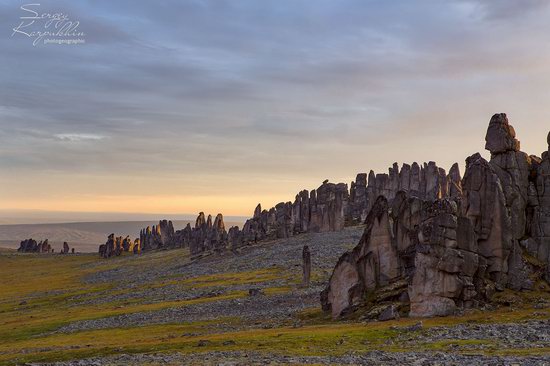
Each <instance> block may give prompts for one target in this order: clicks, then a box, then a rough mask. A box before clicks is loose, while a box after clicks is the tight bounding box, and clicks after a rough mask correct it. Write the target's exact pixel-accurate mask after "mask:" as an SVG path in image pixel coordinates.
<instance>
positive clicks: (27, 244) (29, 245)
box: [17, 239, 52, 253]
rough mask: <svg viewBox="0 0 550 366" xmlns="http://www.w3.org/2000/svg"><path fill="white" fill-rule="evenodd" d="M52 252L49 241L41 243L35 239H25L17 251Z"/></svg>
mask: <svg viewBox="0 0 550 366" xmlns="http://www.w3.org/2000/svg"><path fill="white" fill-rule="evenodd" d="M51 250H52V247H51V245H50V244H49V243H48V239H46V240H44V241H41V242H39V243H37V242H36V240H33V239H25V240H23V241H21V242H20V243H19V248H18V249H17V251H18V252H20V253H50V252H51Z"/></svg>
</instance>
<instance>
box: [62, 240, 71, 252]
mask: <svg viewBox="0 0 550 366" xmlns="http://www.w3.org/2000/svg"><path fill="white" fill-rule="evenodd" d="M69 249H70V248H69V244H68V243H67V242H66V241H64V242H63V249H61V254H69Z"/></svg>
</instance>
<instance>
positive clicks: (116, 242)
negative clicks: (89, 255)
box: [98, 234, 141, 258]
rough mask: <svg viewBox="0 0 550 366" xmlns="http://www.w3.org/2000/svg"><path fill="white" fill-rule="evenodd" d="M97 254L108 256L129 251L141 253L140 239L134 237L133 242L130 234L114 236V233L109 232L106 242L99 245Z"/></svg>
mask: <svg viewBox="0 0 550 366" xmlns="http://www.w3.org/2000/svg"><path fill="white" fill-rule="evenodd" d="M98 252H99V256H100V257H103V258H110V257H113V256H119V255H121V254H122V253H123V252H131V253H134V254H140V253H141V246H140V239H135V240H134V241H133V242H132V240H131V239H130V236H126V237H125V238H123V237H122V236H117V237H115V234H110V235H109V236H108V237H107V242H106V243H105V244H101V245H100V246H99V250H98Z"/></svg>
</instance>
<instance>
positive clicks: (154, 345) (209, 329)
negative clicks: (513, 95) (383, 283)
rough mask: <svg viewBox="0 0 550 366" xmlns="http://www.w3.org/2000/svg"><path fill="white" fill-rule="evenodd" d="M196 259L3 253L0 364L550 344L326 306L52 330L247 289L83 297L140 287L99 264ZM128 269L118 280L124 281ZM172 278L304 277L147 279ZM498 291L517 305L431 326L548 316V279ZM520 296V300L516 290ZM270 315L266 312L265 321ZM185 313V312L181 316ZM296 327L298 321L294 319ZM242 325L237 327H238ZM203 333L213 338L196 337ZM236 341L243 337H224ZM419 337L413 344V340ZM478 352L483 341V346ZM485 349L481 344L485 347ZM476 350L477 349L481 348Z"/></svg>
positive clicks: (222, 277) (271, 272) (264, 283)
mask: <svg viewBox="0 0 550 366" xmlns="http://www.w3.org/2000/svg"><path fill="white" fill-rule="evenodd" d="M188 261H189V256H188V253H187V252H186V251H185V250H174V251H164V252H156V253H152V254H150V255H147V256H122V257H120V258H114V259H113V260H108V261H106V260H101V259H99V258H98V257H97V256H96V255H78V256H52V255H36V254H34V255H27V254H14V253H6V252H3V253H0V365H12V364H14V363H25V362H51V361H62V360H69V359H79V358H86V357H92V356H104V355H111V354H117V353H121V352H123V353H148V352H175V351H177V352H181V353H197V352H207V351H216V350H219V351H237V350H239V351H243V350H244V351H252V350H255V351H263V352H270V353H281V354H288V355H320V356H325V355H342V354H346V353H349V352H359V353H360V352H368V351H372V350H379V349H383V350H385V351H390V352H391V351H393V352H398V351H412V350H415V351H418V350H425V351H444V352H446V351H452V352H464V353H467V352H470V351H471V350H470V351H469V347H473V346H478V345H483V346H485V347H486V348H484V350H483V352H485V353H487V354H498V355H540V354H550V349H547V348H543V349H499V348H498V347H495V345H494V343H492V341H491V340H474V341H462V340H445V341H440V342H433V343H428V344H418V345H415V347H414V349H411V348H407V347H404V346H402V345H401V344H400V343H399V342H398V341H397V337H398V335H399V333H400V332H399V330H395V328H394V329H392V327H394V326H398V327H404V326H410V325H412V324H415V323H416V322H418V321H419V319H411V318H403V319H401V320H400V321H390V322H384V323H378V322H374V323H359V322H357V321H355V322H353V321H333V320H332V319H331V318H330V316H329V315H327V314H325V313H323V312H322V311H321V310H320V308H319V307H315V308H310V309H307V310H305V311H303V312H301V313H300V314H298V315H297V316H296V318H295V319H294V320H291V321H288V322H283V323H281V324H280V325H279V326H278V327H277V328H272V329H263V328H261V325H259V326H258V327H259V328H261V329H249V330H243V331H230V332H228V331H227V327H224V326H223V324H224V323H225V324H230V325H232V326H238V325H241V324H240V322H241V320H240V319H239V318H225V319H220V320H218V321H216V322H213V321H208V322H206V321H205V322H193V323H183V324H166V325H147V326H137V327H127V328H112V329H101V330H87V331H79V332H75V333H70V334H60V333H52V332H53V331H55V330H56V329H58V328H59V327H62V326H64V325H67V324H70V323H72V322H75V321H80V320H88V319H100V318H104V317H110V316H114V315H120V314H124V313H136V312H144V311H156V310H161V309H165V308H170V307H183V306H189V305H194V304H200V303H206V302H216V301H222V300H228V299H237V298H243V297H246V296H247V295H248V293H247V291H231V290H230V289H229V290H228V291H225V292H223V293H221V294H218V295H216V296H211V297H204V298H197V299H189V300H181V301H158V302H153V301H151V299H148V298H137V299H132V300H125V301H112V302H106V303H101V304H97V305H84V304H79V302H81V301H89V300H91V299H98V298H104V297H106V296H107V297H108V296H111V295H116V294H123V293H125V292H128V291H132V289H128V288H124V287H121V286H119V285H120V282H117V281H115V282H113V283H103V284H90V283H87V282H85V281H84V278H85V277H86V276H88V275H91V274H93V273H95V272H100V271H105V270H111V269H114V268H117V267H118V266H135V268H136V270H137V269H141V268H144V267H145V266H147V267H154V266H162V265H167V264H176V265H180V264H182V263H187V262H188ZM124 280H125V279H121V280H120V281H124ZM275 280H283V281H282V283H284V285H279V286H277V287H269V286H268V284H269V282H272V281H275ZM168 285H174V286H176V287H178V288H181V289H182V291H184V290H185V289H189V288H210V287H211V288H231V286H238V285H250V286H251V287H253V286H254V285H257V286H260V287H263V288H264V292H265V294H266V296H272V295H277V294H282V293H287V292H291V291H294V290H295V289H296V287H298V284H297V283H296V279H295V278H294V277H293V276H292V274H291V273H289V272H287V271H285V270H283V269H281V268H276V267H271V268H266V269H261V270H255V271H247V272H236V273H222V274H215V275H208V276H199V277H195V278H184V277H182V276H180V275H174V276H169V277H164V278H157V279H152V280H151V282H148V283H144V284H141V285H140V288H141V289H147V288H153V287H162V286H168ZM495 296H497V299H496V300H499V301H501V302H502V303H508V302H509V301H510V299H509V298H510V297H514V298H513V300H514V304H516V303H517V304H519V305H518V306H513V307H510V306H505V307H501V308H500V309H499V310H498V311H493V312H482V311H471V312H469V313H468V314H467V315H465V316H461V317H447V318H433V319H423V320H422V321H423V324H424V328H429V327H434V326H441V325H447V326H452V325H456V324H459V323H465V322H470V323H499V322H501V323H504V322H518V321H522V320H528V319H533V318H541V319H543V318H549V317H550V310H549V309H544V310H533V309H532V308H530V307H529V306H525V307H522V306H521V305H522V304H523V303H528V302H529V301H531V302H532V301H534V300H536V299H539V298H547V297H548V293H547V291H546V289H544V291H540V292H531V293H520V294H517V293H512V292H509V291H505V292H502V293H498V294H496V295H495ZM518 299H519V300H518ZM267 320H269V319H266V321H267ZM182 321H184V319H182ZM295 321H296V322H298V323H299V324H300V325H299V326H298V327H293V326H292V323H293V322H295ZM232 329H235V328H232ZM199 340H208V341H209V343H208V345H207V346H206V347H198V346H197V343H198V341H199ZM227 341H234V342H235V344H229V345H228V344H226V345H224V342H227ZM408 347H411V346H408ZM476 352H477V351H476ZM479 352H482V351H479ZM479 352H478V353H479Z"/></svg>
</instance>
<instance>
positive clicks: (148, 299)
mask: <svg viewBox="0 0 550 366" xmlns="http://www.w3.org/2000/svg"><path fill="white" fill-rule="evenodd" d="M362 232H363V228H362V227H353V228H347V229H346V230H344V231H342V232H336V233H334V232H332V233H322V234H305V235H300V236H297V237H293V238H290V239H287V240H276V241H271V242H266V243H263V244H260V245H254V246H249V247H245V248H241V250H240V253H232V252H226V253H223V254H217V255H211V256H207V257H204V258H201V259H199V260H196V261H192V262H190V261H189V258H188V257H184V256H182V257H180V258H178V257H177V256H176V257H175V258H173V259H172V260H169V261H166V260H164V261H152V263H150V264H148V263H145V264H144V265H140V266H136V265H132V259H133V258H132V257H128V258H124V259H123V260H124V261H128V262H129V264H130V265H121V266H119V267H117V268H114V269H111V270H107V271H101V272H97V273H94V274H92V275H89V276H88V277H87V278H86V281H87V282H88V283H93V284H103V283H109V284H115V288H114V291H113V289H111V290H108V291H104V292H101V293H99V294H97V295H99V296H96V297H93V298H91V299H90V298H87V297H85V296H84V297H83V298H82V299H78V298H75V299H73V303H74V306H75V307H77V306H82V305H90V304H103V303H112V302H115V301H127V300H131V299H140V300H141V301H140V303H157V302H165V301H181V300H190V299H196V298H205V297H213V296H217V295H224V294H229V293H231V292H235V291H245V292H247V291H248V290H249V289H251V288H258V289H265V288H274V287H284V286H291V287H292V289H291V290H290V291H289V292H288V293H285V294H279V295H269V296H268V295H259V296H254V297H245V298H240V299H233V300H220V301H212V302H204V303H201V304H195V305H186V306H181V307H172V308H167V309H162V310H156V311H148V312H139V313H129V314H124V315H120V316H113V317H107V318H101V319H95V320H85V321H79V322H74V323H71V324H69V325H67V326H64V327H62V328H60V329H59V330H57V331H56V333H58V332H60V333H70V332H75V331H81V330H91V329H105V328H115V327H125V326H136V325H146V324H166V323H188V322H193V321H199V320H214V319H218V318H223V317H232V316H238V317H240V318H241V319H242V320H243V322H244V323H243V324H244V325H241V326H246V325H248V324H251V323H254V322H255V321H256V320H264V319H266V318H269V319H271V320H272V321H273V322H274V323H277V321H278V320H280V321H286V320H288V318H289V317H290V316H292V314H294V313H296V312H299V311H302V310H304V309H306V308H310V307H315V306H319V293H320V292H321V291H322V289H323V288H324V286H325V284H326V281H327V279H328V277H329V276H330V273H331V271H332V268H333V267H334V265H335V264H336V261H337V260H338V258H339V257H340V255H342V253H343V252H344V251H345V250H347V249H349V248H352V247H353V246H355V244H356V243H357V242H358V241H359V239H360V237H361V235H362ZM305 244H308V245H309V247H310V250H311V253H312V268H315V269H316V271H317V273H318V274H319V275H320V277H321V278H320V279H319V280H318V281H314V282H312V284H311V286H310V287H309V288H308V289H300V288H297V287H296V286H295V283H296V282H297V281H300V279H301V276H302V262H301V261H302V248H303V246H304V245H305ZM174 253H176V251H174ZM146 255H148V254H145V256H146ZM269 268H275V269H277V270H280V271H282V272H283V273H285V274H286V275H287V277H288V278H287V279H280V278H277V279H273V280H268V281H264V282H261V283H258V284H244V285H243V284H235V285H227V286H223V287H219V286H218V287H216V286H214V287H207V288H195V289H193V288H185V290H182V288H181V287H180V286H178V285H168V286H162V287H156V288H147V286H145V285H147V284H148V283H155V282H156V281H159V280H162V279H166V278H183V279H192V278H195V277H200V276H207V275H215V274H224V273H237V272H249V271H256V270H263V269H269ZM125 278H132V279H133V280H132V281H131V282H130V281H124V280H121V279H125ZM136 283H140V284H141V286H136ZM236 329H239V328H235V330H236Z"/></svg>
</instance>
